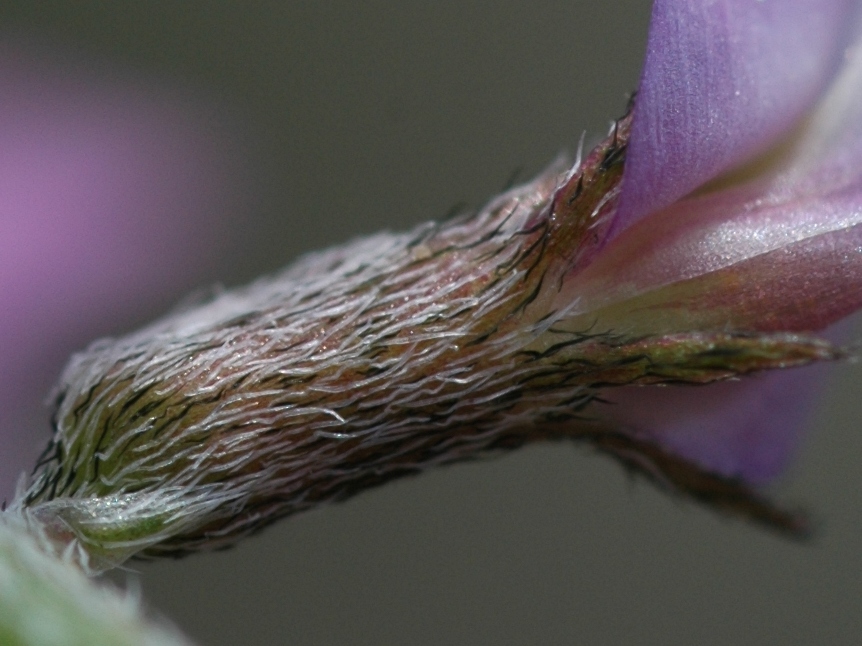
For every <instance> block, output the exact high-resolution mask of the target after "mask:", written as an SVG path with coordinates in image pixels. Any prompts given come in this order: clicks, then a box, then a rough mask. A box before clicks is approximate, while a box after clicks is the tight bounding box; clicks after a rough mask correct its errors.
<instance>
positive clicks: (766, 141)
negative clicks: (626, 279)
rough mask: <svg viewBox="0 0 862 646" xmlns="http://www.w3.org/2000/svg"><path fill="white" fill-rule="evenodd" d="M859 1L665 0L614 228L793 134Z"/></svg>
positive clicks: (658, 10)
mask: <svg viewBox="0 0 862 646" xmlns="http://www.w3.org/2000/svg"><path fill="white" fill-rule="evenodd" d="M854 15H855V5H852V4H851V3H849V2H846V1H844V0H834V1H828V2H820V1H817V2H815V1H813V0H786V1H783V2H771V1H767V2H740V1H738V0H736V1H735V0H714V1H710V2H680V1H673V0H656V2H655V4H654V7H653V17H652V24H651V27H650V36H649V40H648V45H647V56H646V62H645V66H644V70H643V73H642V76H641V83H640V88H639V92H638V103H637V108H636V111H635V117H634V124H633V126H632V137H631V142H630V145H629V151H628V159H627V166H626V171H625V179H624V184H623V193H622V196H621V201H620V209H619V211H618V215H617V218H616V221H615V222H614V224H613V227H612V230H611V232H610V235H611V236H615V235H617V234H619V233H620V232H622V231H623V230H624V229H626V228H627V227H628V226H630V225H632V224H633V223H635V222H637V221H638V220H639V219H641V218H642V217H644V216H646V215H648V214H649V213H652V212H655V211H656V210H659V209H662V208H664V207H666V206H667V205H669V204H671V203H673V202H675V201H676V200H678V199H679V198H681V197H683V196H685V195H686V194H688V193H690V192H691V191H692V190H694V189H696V188H697V187H698V186H700V185H702V184H704V183H705V182H707V181H709V180H710V179H712V178H714V177H716V176H717V175H719V174H721V173H723V172H725V171H727V170H729V169H730V168H732V167H734V166H736V165H738V164H740V163H741V162H744V161H745V160H746V159H748V158H750V157H752V156H753V155H756V154H758V153H760V152H763V151H764V150H765V149H766V148H767V147H768V146H770V145H771V144H774V143H775V142H776V141H777V140H778V139H779V138H781V137H782V136H783V135H785V134H786V133H787V132H788V130H789V129H791V128H792V127H793V126H794V124H796V123H797V121H798V120H799V119H800V117H802V116H803V115H804V114H805V113H806V112H807V111H808V110H809V109H810V108H811V106H812V105H813V104H814V103H815V102H816V101H817V100H818V98H819V97H820V96H821V94H822V92H823V90H824V88H825V87H827V86H828V84H829V83H830V81H831V80H832V77H833V75H834V73H835V71H836V69H837V63H838V62H839V61H840V54H841V53H842V52H843V50H844V47H845V45H846V44H847V38H846V35H845V33H846V31H847V28H848V27H849V26H852V25H853V20H850V19H849V18H851V17H852V16H854Z"/></svg>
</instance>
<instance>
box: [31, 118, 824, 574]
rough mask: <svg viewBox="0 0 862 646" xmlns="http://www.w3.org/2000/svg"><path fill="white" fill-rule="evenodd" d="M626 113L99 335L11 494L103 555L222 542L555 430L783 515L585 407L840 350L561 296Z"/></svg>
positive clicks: (592, 223)
mask: <svg viewBox="0 0 862 646" xmlns="http://www.w3.org/2000/svg"><path fill="white" fill-rule="evenodd" d="M629 124H630V118H629V117H628V116H627V117H625V118H623V119H622V120H620V121H619V122H618V123H617V124H615V126H614V128H613V130H612V132H611V134H610V135H609V137H608V138H607V139H606V140H605V141H604V142H602V143H601V144H600V145H599V146H598V147H597V148H596V149H595V150H594V151H593V152H592V153H591V154H590V155H589V156H588V157H587V158H586V159H585V160H584V161H583V163H581V164H579V165H578V166H577V167H576V168H575V169H573V170H566V169H561V168H552V169H550V170H548V171H547V172H545V173H543V174H542V175H541V176H539V177H538V178H537V179H535V180H534V181H532V182H530V183H529V184H526V185H524V186H521V187H519V188H516V189H514V190H512V191H509V192H508V193H506V194H504V195H503V196H501V197H499V198H497V199H495V200H494V201H492V202H491V203H490V204H489V205H488V206H486V207H485V208H484V209H482V210H481V211H479V212H478V213H475V214H472V215H468V216H463V217H459V218H457V219H454V220H450V221H447V222H442V223H431V224H427V225H424V226H421V227H419V228H418V229H416V230H414V231H412V232H410V233H408V234H403V235H389V234H384V235H377V236H373V237H369V238H365V239H361V240H358V241H355V242H353V243H350V244H347V245H345V246H342V247H337V248H334V249H331V250H329V251H325V252H322V253H318V254H313V255H309V256H307V257H304V258H302V259H300V260H299V261H298V262H297V263H296V264H294V265H292V266H291V267H289V268H287V269H286V270H285V271H283V272H282V273H280V274H278V275H275V276H273V277H270V278H265V279H262V280H259V281H257V282H256V283H254V284H252V285H250V286H248V287H246V288H243V289H239V290H236V291H228V292H224V293H221V294H218V295H216V296H214V297H213V298H211V299H210V300H208V301H207V302H203V303H199V304H197V305H194V306H190V307H187V308H185V309H183V310H181V311H178V312H175V313H172V314H170V315H169V316H167V317H166V318H164V319H162V320H161V321H158V322H156V323H154V324H153V325H151V326H150V327H148V328H146V329H143V330H141V331H139V332H137V333H135V334H132V335H129V336H127V337H125V338H121V339H117V340H108V341H100V342H97V343H95V344H94V345H93V346H91V347H90V348H89V349H87V350H86V351H85V352H83V353H80V354H78V355H76V356H75V357H74V358H73V359H72V361H71V363H70V364H69V366H68V367H67V369H66V371H65V373H64V375H63V377H62V382H61V386H60V392H59V395H58V398H57V407H56V413H55V416H54V424H55V432H54V435H53V438H52V439H51V441H50V443H49V445H48V447H47V448H46V450H45V452H44V454H43V456H42V458H41V460H40V461H39V464H38V465H37V467H36V470H35V473H34V476H33V479H32V482H31V484H30V486H29V488H28V489H27V491H26V493H25V494H24V496H23V498H22V499H21V500H20V501H18V503H17V504H18V505H19V506H20V507H22V508H23V509H24V512H25V514H27V515H28V517H29V518H31V520H32V521H33V522H38V523H39V524H40V525H41V526H42V527H43V528H45V531H46V533H47V534H48V535H49V536H51V537H53V539H54V540H56V541H57V542H60V543H63V542H69V541H77V542H78V543H79V544H80V545H82V546H83V547H84V549H85V551H86V552H87V554H89V558H90V563H89V567H90V568H91V569H94V570H98V569H101V568H104V567H108V566H110V565H114V564H116V563H119V562H121V561H122V560H124V559H125V558H128V557H129V556H131V555H134V554H137V553H142V554H144V555H158V554H171V553H183V552H188V551H193V550H197V549H201V548H210V547H220V546H223V545H226V544H230V543H232V542H234V541H236V540H237V539H238V538H240V537H241V536H243V535H245V534H247V533H249V532H251V531H254V530H255V529H258V528H260V527H262V526H264V525H266V524H269V523H271V522H272V521H273V520H275V519H277V518H279V517H281V516H284V515H286V514H289V513H293V512H296V511H300V510H302V509H306V508H309V507H311V506H314V505H317V504H319V503H321V502H324V501H330V500H337V499H340V498H344V497H346V496H349V495H351V494H353V493H355V492H356V491H358V490H360V489H363V488H365V487H367V486H370V485H374V484H377V483H380V482H383V481H385V480H388V479H391V478H393V477H396V476H399V475H403V474H409V473H415V472H417V471H420V470H422V469H424V468H427V467H429V466H433V465H436V464H441V463H446V462H451V461H455V460H461V459H466V458H472V457H476V456H480V455H482V454H484V453H486V452H488V451H489V450H492V449H495V448H511V447H514V446H518V445H521V444H523V443H525V442H528V441H532V440H537V439H551V438H559V437H567V438H575V439H581V440H584V441H589V442H592V443H593V444H594V445H596V446H598V447H599V448H600V449H602V450H605V451H608V452H610V453H613V454H615V455H617V456H619V457H621V458H623V459H624V460H625V461H626V462H627V463H628V464H631V465H634V466H637V467H638V468H642V469H644V470H645V471H647V472H648V473H649V474H650V475H652V476H655V477H657V479H659V480H662V481H666V482H670V483H671V484H674V485H676V486H678V487H680V488H682V489H684V490H688V491H689V492H690V493H692V494H693V495H695V496H696V497H699V498H702V499H706V500H709V501H712V502H715V503H717V504H719V505H720V506H723V507H727V508H733V509H735V510H737V511H740V512H742V513H745V514H749V515H752V516H755V517H758V518H761V519H762V520H765V521H767V522H769V523H772V524H775V525H777V526H783V527H786V528H790V529H796V528H797V525H796V524H795V522H796V520H795V519H794V518H793V517H791V516H789V515H786V514H783V513H781V512H778V511H775V510H773V509H771V508H770V507H769V506H768V505H766V504H765V503H763V502H762V501H760V500H759V499H757V498H756V496H754V495H753V494H750V493H749V492H747V491H746V490H745V489H744V487H742V486H741V485H738V484H737V483H734V482H732V481H728V480H725V479H723V478H720V477H718V476H712V475H710V474H707V473H704V472H703V471H702V470H700V469H698V468H697V467H696V466H695V465H691V464H688V463H686V462H685V461H683V460H680V459H677V458H675V457H674V456H672V455H668V454H666V453H664V452H662V451H661V450H660V449H659V448H657V447H655V446H652V445H649V444H646V443H643V442H640V441H638V440H637V439H635V438H631V437H626V436H625V435H624V434H621V433H619V432H617V431H616V430H615V429H612V428H607V427H605V426H603V425H602V424H601V423H600V422H598V421H597V420H595V419H593V418H592V416H591V413H590V409H589V404H590V403H591V402H592V401H593V400H594V399H595V398H596V397H597V396H598V393H599V392H600V389H602V388H605V387H613V386H618V385H627V384H655V383H694V384H704V383H709V382H712V381H715V380H720V379H727V378H730V377H736V376H739V375H743V374H746V373H749V372H752V371H757V370H763V369H768V368H776V367H787V366H794V365H802V364H805V363H809V362H811V361H816V360H822V359H832V358H835V357H836V356H838V352H837V351H836V350H835V349H834V348H833V347H831V346H830V345H828V344H827V343H824V342H822V341H820V340H818V339H814V338H810V337H807V336H801V335H796V334H780V333H777V334H767V335H764V334H756V333H752V332H751V331H746V330H724V329H722V330H717V329H716V330H710V329H706V330H691V331H677V332H674V333H672V334H668V333H665V334H654V335H653V334H644V333H642V332H639V333H638V334H636V335H635V334H632V333H630V332H627V331H626V329H627V328H626V326H625V325H621V326H617V327H615V328H613V329H610V328H602V327H599V326H597V325H596V324H595V321H593V322H590V320H589V316H588V315H586V316H585V315H584V313H583V312H581V311H579V312H578V314H577V316H573V314H572V312H573V311H574V310H575V309H576V308H575V306H576V299H575V301H574V302H572V303H571V304H570V306H569V305H562V306H561V305H560V294H561V293H563V288H564V286H565V285H566V282H567V280H568V278H569V277H570V276H572V275H573V274H575V273H577V271H578V269H579V268H580V267H582V266H584V265H586V264H588V263H589V262H590V260H591V258H592V257H593V256H594V255H595V254H596V253H599V252H600V250H601V247H602V243H603V240H604V232H605V230H606V229H607V227H608V225H609V223H610V221H611V219H612V217H613V213H614V209H615V207H616V200H617V196H618V194H619V186H620V181H621V177H622V170H623V166H624V162H625V152H626V145H627V138H628V131H629ZM632 456H636V457H637V459H632ZM659 475H660V476H661V477H658V476H659Z"/></svg>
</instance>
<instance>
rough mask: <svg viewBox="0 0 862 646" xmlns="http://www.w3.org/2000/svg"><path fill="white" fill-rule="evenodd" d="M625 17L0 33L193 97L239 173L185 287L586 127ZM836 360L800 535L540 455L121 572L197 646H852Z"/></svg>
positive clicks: (640, 17)
mask: <svg viewBox="0 0 862 646" xmlns="http://www.w3.org/2000/svg"><path fill="white" fill-rule="evenodd" d="M648 17H649V4H648V3H647V2H643V1H642V2H638V1H631V2H613V1H609V2H602V3H598V2H586V1H583V2H566V3H564V2H553V1H543V2H535V1H533V2H527V1H524V2H511V1H505V2H452V3H430V2H415V1H414V2H394V1H391V2H379V1H370V2H351V1H349V0H345V1H340V2H286V1H278V2H274V1H270V2H254V1H246V2H238V1H237V2H194V1H185V2H145V1H144V2H113V3H110V2H88V1H83V2H82V1H75V2H72V1H68V2H38V3H36V2H29V1H24V0H19V1H11V2H10V1H8V0H7V1H6V2H4V3H2V5H0V32H2V33H3V34H6V35H7V36H8V35H11V36H12V37H14V38H18V39H21V40H22V41H27V40H28V39H29V40H32V42H37V43H40V42H41V43H45V42H47V43H51V44H52V45H56V46H57V47H60V48H68V49H70V50H72V51H75V52H76V53H77V54H80V55H83V56H86V57H89V58H90V59H92V60H93V61H96V62H99V61H101V62H103V61H109V62H111V63H112V64H115V65H116V66H117V68H118V69H122V70H128V72H129V73H130V74H144V75H149V76H151V77H154V78H157V79H158V78H163V79H166V80H168V81H169V82H171V83H177V84H181V85H183V86H185V87H189V88H193V89H194V91H195V92H197V93H198V94H199V95H200V96H205V97H208V100H209V101H211V102H214V103H215V104H217V105H219V106H221V108H220V109H223V113H224V114H225V115H227V116H226V117H225V118H226V119H227V120H228V121H230V120H232V122H233V123H234V124H238V127H239V129H240V131H241V132H242V133H243V137H245V140H246V142H247V146H246V148H245V152H244V153H243V154H247V155H248V159H247V160H246V161H245V162H244V163H245V164H246V168H247V169H248V174H249V177H250V178H252V179H251V181H250V183H249V188H248V195H247V196H244V197H243V200H242V203H243V204H244V205H245V207H244V210H242V212H238V213H237V214H236V219H235V221H234V222H233V223H232V227H233V236H232V239H231V240H230V241H229V243H227V244H226V251H225V252H224V256H223V257H224V260H223V263H222V266H221V267H219V268H217V269H216V270H214V271H213V275H212V276H211V280H212V281H213V282H214V281H221V282H224V283H226V284H229V285H231V284H238V283H240V282H242V281H245V280H248V279H250V278H252V277H254V276H255V275H257V274H259V273H262V272H265V271H270V270H273V269H275V268H277V267H279V266H281V265H283V264H284V263H286V262H287V261H289V260H290V259H291V258H293V257H295V256H296V255H297V254H298V253H301V252H303V251H307V250H310V249H313V248H316V247H322V246H325V245H329V244H332V243H336V242H339V241H342V240H345V239H347V238H350V237H352V236H355V235H359V234H361V233H368V232H373V231H376V230H378V229H380V228H390V229H396V230H397V229H404V228H407V227H409V226H411V225H413V224H415V223H418V222H420V221H423V220H426V219H429V218H434V217H440V216H442V215H444V214H445V213H446V212H447V211H448V210H449V209H450V208H451V207H452V205H454V204H457V203H460V202H464V203H466V204H468V205H472V206H478V205H480V204H481V203H482V202H483V201H484V200H485V199H487V198H488V197H489V196H491V195H492V194H494V193H495V192H497V191H498V190H499V189H501V188H502V187H503V185H504V184H505V183H506V182H507V180H508V179H509V178H510V177H511V176H512V175H513V173H514V172H515V171H516V170H518V169H521V175H520V177H521V178H524V179H525V178H527V177H528V176H529V175H530V174H533V173H535V172H537V171H538V170H540V169H541V168H542V166H543V165H544V164H546V163H548V162H550V161H551V160H552V159H553V158H554V157H555V156H556V155H557V154H558V153H559V152H561V151H565V150H567V151H570V152H571V151H574V150H575V149H576V147H577V142H578V139H579V137H580V135H581V132H582V131H584V130H586V132H587V139H588V140H589V139H590V138H595V137H597V136H599V135H601V134H602V133H603V132H604V130H605V129H606V128H607V125H608V123H609V121H610V120H611V119H612V118H614V117H616V116H619V114H620V113H621V111H622V110H623V108H624V106H625V102H626V94H627V93H628V92H629V91H631V90H632V89H634V87H635V86H636V83H637V75H638V73H639V68H640V62H641V59H642V56H643V50H644V45H645V39H646V27H647V21H648ZM169 291H170V290H168V292H169ZM178 296H180V294H178V293H167V294H166V296H165V299H166V300H165V302H162V303H155V304H152V306H151V307H150V308H149V309H148V307H144V306H142V311H141V312H140V320H145V319H146V318H149V317H152V316H155V315H157V314H158V313H159V310H160V309H161V308H163V307H164V306H165V303H166V302H167V301H169V300H170V299H174V298H177V297H178ZM105 307H106V311H109V310H110V307H111V305H110V304H109V303H106V305H105ZM118 331H119V330H118ZM100 333H101V331H100ZM834 374H835V375H837V378H836V379H835V380H834V381H833V382H830V385H829V387H828V388H827V389H826V390H827V391H828V393H827V396H826V397H825V399H824V402H823V405H822V406H820V407H819V410H818V411H817V414H816V415H815V418H814V419H813V421H812V423H811V426H812V432H811V434H810V439H809V441H808V442H807V446H806V448H805V451H804V452H803V454H802V456H801V459H800V461H799V462H798V463H797V465H796V466H795V467H794V468H793V469H792V470H791V472H790V473H789V474H788V477H787V479H786V483H785V484H784V485H783V486H782V487H781V488H780V489H779V490H778V495H779V496H780V497H781V498H782V499H785V500H791V501H799V502H801V503H802V504H804V505H806V506H807V507H809V508H810V509H812V510H814V511H815V514H816V518H817V519H818V521H819V529H818V532H817V535H816V537H815V538H814V539H813V540H812V541H810V542H808V543H802V544H800V543H793V542H788V541H786V540H782V539H779V538H777V537H775V536H773V535H771V534H768V533H764V532H762V531H760V530H757V529H755V528H752V527H750V526H748V525H745V524H742V523H739V522H735V521H732V520H728V519H725V518H721V517H717V516H715V515H713V514H711V513H709V512H707V511H705V510H702V509H700V508H698V507H695V506H693V505H691V504H689V503H686V502H682V501H679V500H676V499H673V498H671V497H668V496H666V495H663V494H660V493H659V492H657V491H654V490H653V488H652V487H650V486H649V485H647V484H645V483H643V482H640V481H634V482H632V481H630V479H629V478H628V477H627V476H626V475H625V474H624V473H623V472H622V470H621V469H620V468H619V467H617V466H616V465H615V464H611V463H610V462H609V461H607V460H606V459H603V458H600V457H597V456H594V455H590V453H589V451H585V450H584V449H582V448H581V449H577V448H576V447H569V446H565V445H562V446H544V447H534V448H530V449H528V450H523V451H521V452H519V453H516V454H512V455H509V456H505V457H503V458H500V459H495V460H490V461H486V462H482V463H476V464H470V465H463V466H456V467H451V468H446V469H442V470H438V471H436V472H432V473H429V474H426V475H423V476H421V477H418V478H414V479H411V480H406V481H401V482H398V483H394V484H392V485H389V486H386V487H383V488H381V489H378V490H375V491H371V492H368V493H366V494H364V495H362V496H360V497H358V498H356V499H354V500H351V501H349V502H347V503H344V504H340V505H336V506H330V507H328V508H325V509H321V510H319V511H315V512H311V513H307V514H304V515H300V516H297V517H294V518H290V519H287V520H284V521H282V522H281V523H279V524H278V525H277V526H275V527H273V528H271V529H270V530H268V531H266V532H265V533H263V534H262V535H260V536H258V537H255V538H253V539H250V540H248V541H247V542H245V543H244V544H242V545H241V546H240V547H239V548H237V549H234V550H232V551H230V552H222V553H213V554H206V555H200V556H195V557H191V558H187V559H185V560H183V561H180V562H162V563H155V564H140V563H135V564H132V567H133V568H134V569H135V570H136V571H137V572H138V573H139V576H138V575H135V576H133V578H134V579H139V580H140V585H141V587H142V589H143V595H144V597H145V599H146V600H147V602H148V603H149V604H150V605H151V606H152V607H154V608H156V609H157V610H158V611H159V612H162V613H164V614H166V615H167V616H169V617H170V618H171V619H172V620H173V621H174V622H176V623H177V624H178V625H179V626H180V627H181V628H182V629H183V630H184V631H185V632H186V633H187V634H188V635H190V636H191V637H192V638H194V639H195V640H197V641H198V642H199V643H200V644H202V645H209V646H217V645H219V644H259V645H264V644H296V645H300V644H376V645H380V644H563V643H566V644H569V643H584V644H590V643H608V644H668V643H680V644H683V643H685V644H689V643H696V644H773V643H774V644H814V643H820V644H844V643H846V644H851V643H858V639H859V638H860V636H862V598H860V597H862V493H860V492H862V473H860V469H859V466H860V464H862V437H860V434H859V430H858V429H859V426H860V420H862V398H860V397H859V396H858V394H857V393H858V390H859V389H858V381H859V379H860V377H862V371H860V369H859V368H858V367H855V366H844V367H841V368H839V369H838V370H837V371H836V372H835V373H834ZM120 578H123V577H120Z"/></svg>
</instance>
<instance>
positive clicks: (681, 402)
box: [596, 366, 825, 484]
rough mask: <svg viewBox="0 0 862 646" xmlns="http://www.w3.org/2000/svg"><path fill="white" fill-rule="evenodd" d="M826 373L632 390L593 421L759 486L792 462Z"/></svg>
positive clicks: (815, 369)
mask: <svg viewBox="0 0 862 646" xmlns="http://www.w3.org/2000/svg"><path fill="white" fill-rule="evenodd" d="M824 373H825V371H824V369H823V366H809V367H806V368H798V369H795V370H792V371H787V372H779V373H768V374H761V375H756V376H752V377H747V378H745V379H743V380H742V381H729V382H723V383H717V384H710V385H709V386H702V387H695V386H689V387H686V386H667V387H662V386H643V387H637V386H629V387H626V388H622V389H619V390H614V391H609V392H607V396H606V397H605V398H606V399H607V400H608V401H609V402H611V403H610V404H607V405H606V404H601V405H598V406H597V408H596V412H597V414H599V415H600V416H601V417H603V418H605V419H608V420H610V421H611V422H613V423H614V424H615V425H617V426H618V427H619V428H620V429H621V430H622V431H623V432H626V433H628V434H631V435H633V436H635V437H637V438H640V439H646V440H648V441H651V442H655V443H657V444H659V445H660V446H662V447H663V448H665V449H666V450H668V451H671V452H672V453H674V454H675V455H678V456H679V457H682V458H684V459H686V460H689V461H691V462H694V463H695V464H697V465H699V466H700V467H702V468H704V469H705V470H707V471H710V472H712V473H717V474H720V475H723V476H727V477H732V478H739V479H741V480H743V481H745V482H748V483H749V484H763V483H765V482H767V481H769V480H771V479H773V478H775V476H777V475H779V474H780V472H781V471H782V469H783V468H784V467H785V466H786V464H787V462H788V460H789V459H790V458H791V457H792V456H793V454H794V451H795V449H796V448H797V445H798V443H799V435H800V431H801V430H802V429H803V428H804V427H805V422H806V419H807V417H808V413H809V410H810V408H811V403H812V400H813V396H814V395H815V394H816V392H817V385H818V384H819V382H820V381H822V378H823V376H824Z"/></svg>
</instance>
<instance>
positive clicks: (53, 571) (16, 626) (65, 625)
mask: <svg viewBox="0 0 862 646" xmlns="http://www.w3.org/2000/svg"><path fill="white" fill-rule="evenodd" d="M188 643H189V642H187V641H186V640H185V639H183V638H182V637H180V636H179V635H178V633H176V631H174V630H170V629H168V628H166V627H164V626H161V625H158V624H155V623H153V622H151V621H147V620H145V619H144V618H143V617H142V615H141V611H140V607H139V604H138V603H137V602H136V600H135V599H133V598H130V597H129V596H127V595H123V594H122V593H121V592H120V591H118V590H116V589H114V588H111V587H108V586H104V585H98V584H96V583H95V582H93V581H91V580H90V579H88V578H87V577H86V576H85V575H84V574H83V572H81V570H80V569H78V568H77V567H76V566H74V565H72V564H71V563H70V562H68V561H67V560H61V559H59V558H56V557H54V556H52V555H50V554H48V553H47V552H46V551H45V550H44V549H43V548H42V546H41V542H40V541H39V539H38V538H37V537H34V536H33V535H32V534H31V533H30V532H29V531H28V530H27V529H26V526H25V524H24V523H23V522H22V521H21V520H20V518H19V517H18V516H17V515H15V514H12V513H10V512H0V644H3V645H4V646H188Z"/></svg>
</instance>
